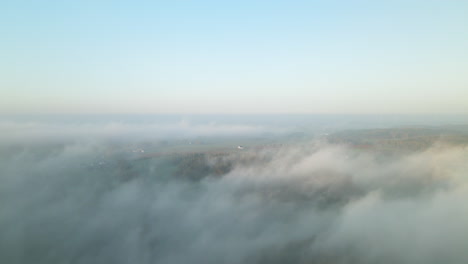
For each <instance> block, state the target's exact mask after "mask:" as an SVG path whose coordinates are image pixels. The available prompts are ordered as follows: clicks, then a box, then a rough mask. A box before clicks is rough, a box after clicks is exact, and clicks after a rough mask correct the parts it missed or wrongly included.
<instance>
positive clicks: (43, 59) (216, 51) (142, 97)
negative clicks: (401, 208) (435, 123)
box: [0, 0, 468, 114]
mask: <svg viewBox="0 0 468 264" xmlns="http://www.w3.org/2000/svg"><path fill="white" fill-rule="evenodd" d="M467 13H468V1H451V0H444V1H442V0H439V1H431V0H410V1H398V0H396V1H354V0H353V1H333V0H332V1H298V0H290V1H254V0H250V1H244V0H240V1H207V0H200V1H177V0H171V1H140V0H136V1H105V0H103V1H87V0H83V1H1V2H0V36H1V41H0V50H1V52H0V56H1V59H0V113H80V114H87V113H91V114H95V113H98V114H108V113H144V114H149V113H195V114H197V113H200V114H202V113H204V114H206V113H228V114H231V113H242V114H249V113H250V114H270V113H314V114H342V113H352V114H373V113H377V114H392V113H398V114H405V113H408V114H424V113H445V114H447V113H448V114H452V113H457V114H460V113H461V114H468V74H467V69H468V49H467V47H468V30H467V28H468V16H467V15H466V14H467Z"/></svg>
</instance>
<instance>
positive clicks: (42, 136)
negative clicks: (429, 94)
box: [0, 121, 468, 264]
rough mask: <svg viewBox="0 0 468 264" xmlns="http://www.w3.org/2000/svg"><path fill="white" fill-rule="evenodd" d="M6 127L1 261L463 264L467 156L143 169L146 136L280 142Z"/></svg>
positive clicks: (250, 160) (254, 159)
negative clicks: (135, 149) (139, 149)
mask: <svg viewBox="0 0 468 264" xmlns="http://www.w3.org/2000/svg"><path fill="white" fill-rule="evenodd" d="M1 128H2V131H3V132H2V135H0V150H1V151H0V263H9V264H12V263H83V264H89V263H141V264H144V263H158V264H166V263H167V264H173V263H181V264H182V263H183V264H185V263H200V264H208V263H216V264H218V263H421V264H428V263H434V264H439V263H467V262H468V250H467V246H468V206H466V201H468V148H467V147H465V146H464V145H453V144H452V145H445V144H444V143H440V142H436V143H435V144H434V145H433V146H432V147H430V148H427V149H423V150H418V151H412V152H402V153H396V154H395V153H393V155H386V154H383V153H379V152H377V151H372V150H360V149H356V148H353V147H350V146H347V145H345V144H343V145H341V144H330V143H327V141H326V139H323V138H320V139H316V138H315V139H314V138H313V137H311V139H310V140H309V141H308V142H307V143H301V144H284V145H275V147H271V148H261V149H253V148H252V149H249V148H248V147H246V148H245V149H243V150H235V149H234V150H233V151H232V152H228V153H221V154H220V153H216V154H210V152H209V151H208V152H206V151H205V152H204V153H202V154H200V155H192V156H191V155H181V156H180V157H177V156H167V157H166V156H164V155H162V156H157V157H144V158H143V157H142V156H137V154H134V153H133V154H132V153H129V152H130V151H129V148H128V146H129V145H132V144H133V145H134V144H135V143H134V142H135V141H138V135H142V139H144V140H146V141H150V140H152V139H155V137H153V136H154V134H157V133H158V131H159V134H158V135H159V136H158V137H157V138H158V140H159V139H161V138H162V139H163V138H164V137H170V136H171V135H173V134H175V133H182V134H180V136H181V137H183V138H194V137H200V136H204V137H210V136H222V137H225V138H226V140H228V139H229V140H232V138H235V137H239V136H242V137H245V136H249V135H254V136H255V137H259V136H261V135H263V134H265V133H273V131H270V129H269V128H268V127H267V126H263V125H262V126H250V125H242V124H240V125H239V124H237V125H224V124H222V125H217V124H213V123H211V124H204V125H195V126H193V125H190V123H177V124H174V125H170V124H169V125H168V124H165V125H164V126H158V125H150V126H147V125H145V124H138V125H136V126H131V127H130V128H129V127H127V126H124V125H122V124H118V125H116V124H110V125H109V124H108V125H105V126H101V125H99V124H87V125H70V124H50V123H31V122H20V123H15V122H10V121H9V122H3V123H2V124H1ZM181 131H183V132H181ZM287 131H288V130H287V129H284V130H282V131H280V132H278V133H276V132H275V133H274V135H280V136H281V135H283V134H284V133H288V132H287ZM184 133H185V134H184ZM116 134H118V135H119V136H118V137H115V135H116ZM109 137H112V142H110V141H109V140H108V139H109ZM135 137H136V138H135ZM129 138H132V140H131V142H132V143H127V141H128V140H129ZM118 140H120V141H118ZM126 140H127V141H126ZM142 144H143V143H142ZM133 145H132V146H133ZM139 146H141V144H140V145H139ZM145 154H146V152H145ZM182 174H183V175H182ZM192 174H193V175H192ZM182 176H183V177H182ZM191 176H193V177H191Z"/></svg>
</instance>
